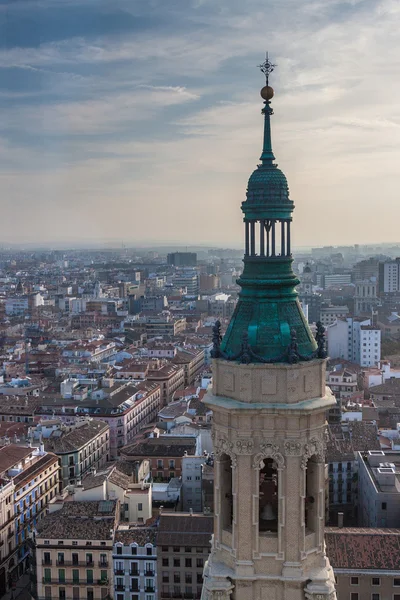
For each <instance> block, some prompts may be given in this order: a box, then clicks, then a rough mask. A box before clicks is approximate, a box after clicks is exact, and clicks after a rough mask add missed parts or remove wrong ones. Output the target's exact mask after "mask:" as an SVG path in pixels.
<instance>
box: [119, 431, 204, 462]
mask: <svg viewBox="0 0 400 600" xmlns="http://www.w3.org/2000/svg"><path fill="white" fill-rule="evenodd" d="M185 452H187V453H188V454H190V455H194V454H195V453H196V438H194V437H184V436H172V435H165V436H160V437H158V438H147V439H146V440H144V441H143V442H139V443H138V444H132V445H129V446H125V447H124V448H123V449H122V450H121V453H122V454H123V455H126V456H143V457H149V458H151V457H153V456H155V457H158V456H174V457H182V456H183V455H184V453H185Z"/></svg>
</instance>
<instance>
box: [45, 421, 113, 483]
mask: <svg viewBox="0 0 400 600" xmlns="http://www.w3.org/2000/svg"><path fill="white" fill-rule="evenodd" d="M43 443H44V447H45V449H46V450H47V451H48V452H53V453H54V454H57V456H58V457H59V458H60V464H61V483H62V486H63V487H66V486H68V485H70V484H75V483H76V482H77V481H79V480H81V479H82V478H83V477H84V476H85V474H86V473H88V472H89V471H90V470H93V469H99V468H101V467H102V466H103V465H105V463H106V462H108V461H109V460H110V427H109V425H108V423H104V422H102V421H98V420H97V419H89V420H83V421H77V422H76V423H75V424H74V425H70V426H62V427H60V428H57V429H56V430H55V431H53V432H52V433H51V435H50V436H49V437H47V438H46V439H44V440H43Z"/></svg>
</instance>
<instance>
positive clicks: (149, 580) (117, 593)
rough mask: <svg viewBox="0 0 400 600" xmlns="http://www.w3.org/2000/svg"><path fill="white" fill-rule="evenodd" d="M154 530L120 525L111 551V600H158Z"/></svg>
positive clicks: (154, 528)
mask: <svg viewBox="0 0 400 600" xmlns="http://www.w3.org/2000/svg"><path fill="white" fill-rule="evenodd" d="M156 534H157V529H156V527H130V526H129V525H120V526H119V527H118V529H117V531H116V533H115V540H114V548H113V568H114V599H115V600H156V599H157V593H158V590H157V548H156Z"/></svg>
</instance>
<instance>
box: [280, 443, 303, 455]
mask: <svg viewBox="0 0 400 600" xmlns="http://www.w3.org/2000/svg"><path fill="white" fill-rule="evenodd" d="M283 447H284V449H285V455H286V456H300V455H301V443H300V442H295V441H294V440H286V441H285V443H284V444H283Z"/></svg>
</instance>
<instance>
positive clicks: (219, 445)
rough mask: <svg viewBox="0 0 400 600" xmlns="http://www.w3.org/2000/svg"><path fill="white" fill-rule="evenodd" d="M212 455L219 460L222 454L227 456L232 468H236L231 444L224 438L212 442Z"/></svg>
mask: <svg viewBox="0 0 400 600" xmlns="http://www.w3.org/2000/svg"><path fill="white" fill-rule="evenodd" d="M214 454H215V456H216V458H217V459H220V458H221V456H222V454H227V455H228V456H229V457H230V459H231V461H232V467H236V454H235V452H234V450H233V444H232V442H228V440H226V439H225V438H222V437H221V438H218V439H217V440H216V441H215V442H214Z"/></svg>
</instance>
